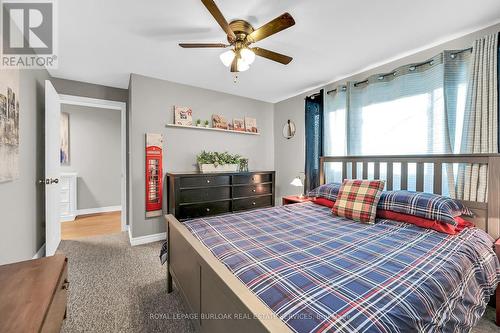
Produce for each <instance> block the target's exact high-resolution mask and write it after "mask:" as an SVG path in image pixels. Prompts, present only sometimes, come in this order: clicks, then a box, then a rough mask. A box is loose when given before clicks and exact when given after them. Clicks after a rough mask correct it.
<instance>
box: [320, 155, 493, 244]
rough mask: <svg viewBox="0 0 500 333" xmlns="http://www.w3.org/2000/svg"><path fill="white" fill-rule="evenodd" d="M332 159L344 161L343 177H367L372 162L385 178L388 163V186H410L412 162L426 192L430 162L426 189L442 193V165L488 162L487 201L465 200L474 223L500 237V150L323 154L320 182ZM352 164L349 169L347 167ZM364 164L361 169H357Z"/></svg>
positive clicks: (376, 174)
mask: <svg viewBox="0 0 500 333" xmlns="http://www.w3.org/2000/svg"><path fill="white" fill-rule="evenodd" d="M329 163H337V164H339V165H341V173H342V179H347V178H349V177H348V174H349V171H350V174H351V177H350V178H359V177H358V175H359V174H361V178H363V179H368V175H369V171H368V170H369V166H370V168H371V166H373V177H371V178H373V179H382V177H381V172H380V171H381V164H384V165H385V170H386V172H385V173H386V176H385V177H384V178H385V179H384V180H385V181H386V189H387V190H393V189H394V188H400V189H402V190H405V189H408V186H409V184H408V180H409V179H408V175H409V174H410V173H409V172H408V169H409V165H411V166H414V167H415V189H416V190H417V191H419V192H424V180H425V177H426V175H425V170H426V168H429V165H431V167H432V170H433V184H432V190H427V192H431V193H435V194H441V193H442V187H443V165H447V164H468V165H470V164H479V165H487V166H488V175H487V177H488V178H487V179H488V195H487V200H486V201H487V202H475V201H463V203H464V204H465V205H466V206H467V207H469V208H470V209H471V210H472V211H473V212H474V213H475V217H473V218H471V220H472V221H473V222H474V224H475V225H476V226H477V227H478V228H481V229H483V230H485V231H486V232H487V233H488V234H490V235H491V236H492V237H493V238H494V239H498V238H499V237H500V154H467V155H406V156H338V157H337V156H324V157H321V158H320V182H321V184H324V183H325V182H326V174H325V169H326V168H325V166H326V165H327V164H329ZM396 164H398V166H400V173H399V175H398V176H399V177H400V184H399V185H400V186H399V187H398V186H396V185H397V184H395V183H394V180H395V178H396V177H394V176H395V172H394V166H395V165H396ZM348 167H349V169H350V170H349V169H348ZM359 168H361V170H358V169H359Z"/></svg>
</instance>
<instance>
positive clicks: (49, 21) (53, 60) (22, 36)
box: [0, 0, 57, 69]
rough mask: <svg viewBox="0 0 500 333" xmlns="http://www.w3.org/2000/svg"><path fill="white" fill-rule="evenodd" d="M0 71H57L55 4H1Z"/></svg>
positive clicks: (44, 0) (13, 0)
mask: <svg viewBox="0 0 500 333" xmlns="http://www.w3.org/2000/svg"><path fill="white" fill-rule="evenodd" d="M1 8H2V13H1V17H2V24H1V27H2V54H1V65H0V66H1V67H3V68H24V69H34V68H57V34H56V32H57V29H56V28H57V25H56V18H57V17H56V3H55V0H38V1H37V0H31V1H26V0H25V1H23V0H3V1H2V2H1Z"/></svg>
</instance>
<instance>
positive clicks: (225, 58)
mask: <svg viewBox="0 0 500 333" xmlns="http://www.w3.org/2000/svg"><path fill="white" fill-rule="evenodd" d="M235 56H236V55H235V53H234V51H233V50H229V51H226V52H224V53H222V54H221V55H220V61H222V63H223V64H224V66H226V67H229V66H231V63H232V62H233V59H234V57H235Z"/></svg>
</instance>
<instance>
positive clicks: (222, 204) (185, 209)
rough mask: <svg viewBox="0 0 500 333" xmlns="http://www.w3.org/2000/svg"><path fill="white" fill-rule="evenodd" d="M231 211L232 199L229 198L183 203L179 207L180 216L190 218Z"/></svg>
mask: <svg viewBox="0 0 500 333" xmlns="http://www.w3.org/2000/svg"><path fill="white" fill-rule="evenodd" d="M230 211H231V201H229V200H228V201H218V202H206V203H199V204H189V205H181V206H180V207H179V218H181V219H190V218H196V217H202V216H209V215H216V214H223V213H229V212H230Z"/></svg>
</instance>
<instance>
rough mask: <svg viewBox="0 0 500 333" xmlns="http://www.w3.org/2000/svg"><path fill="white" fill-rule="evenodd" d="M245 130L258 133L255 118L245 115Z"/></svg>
mask: <svg viewBox="0 0 500 333" xmlns="http://www.w3.org/2000/svg"><path fill="white" fill-rule="evenodd" d="M245 130H246V131H247V132H251V133H258V130H257V120H256V119H255V118H249V117H245Z"/></svg>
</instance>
